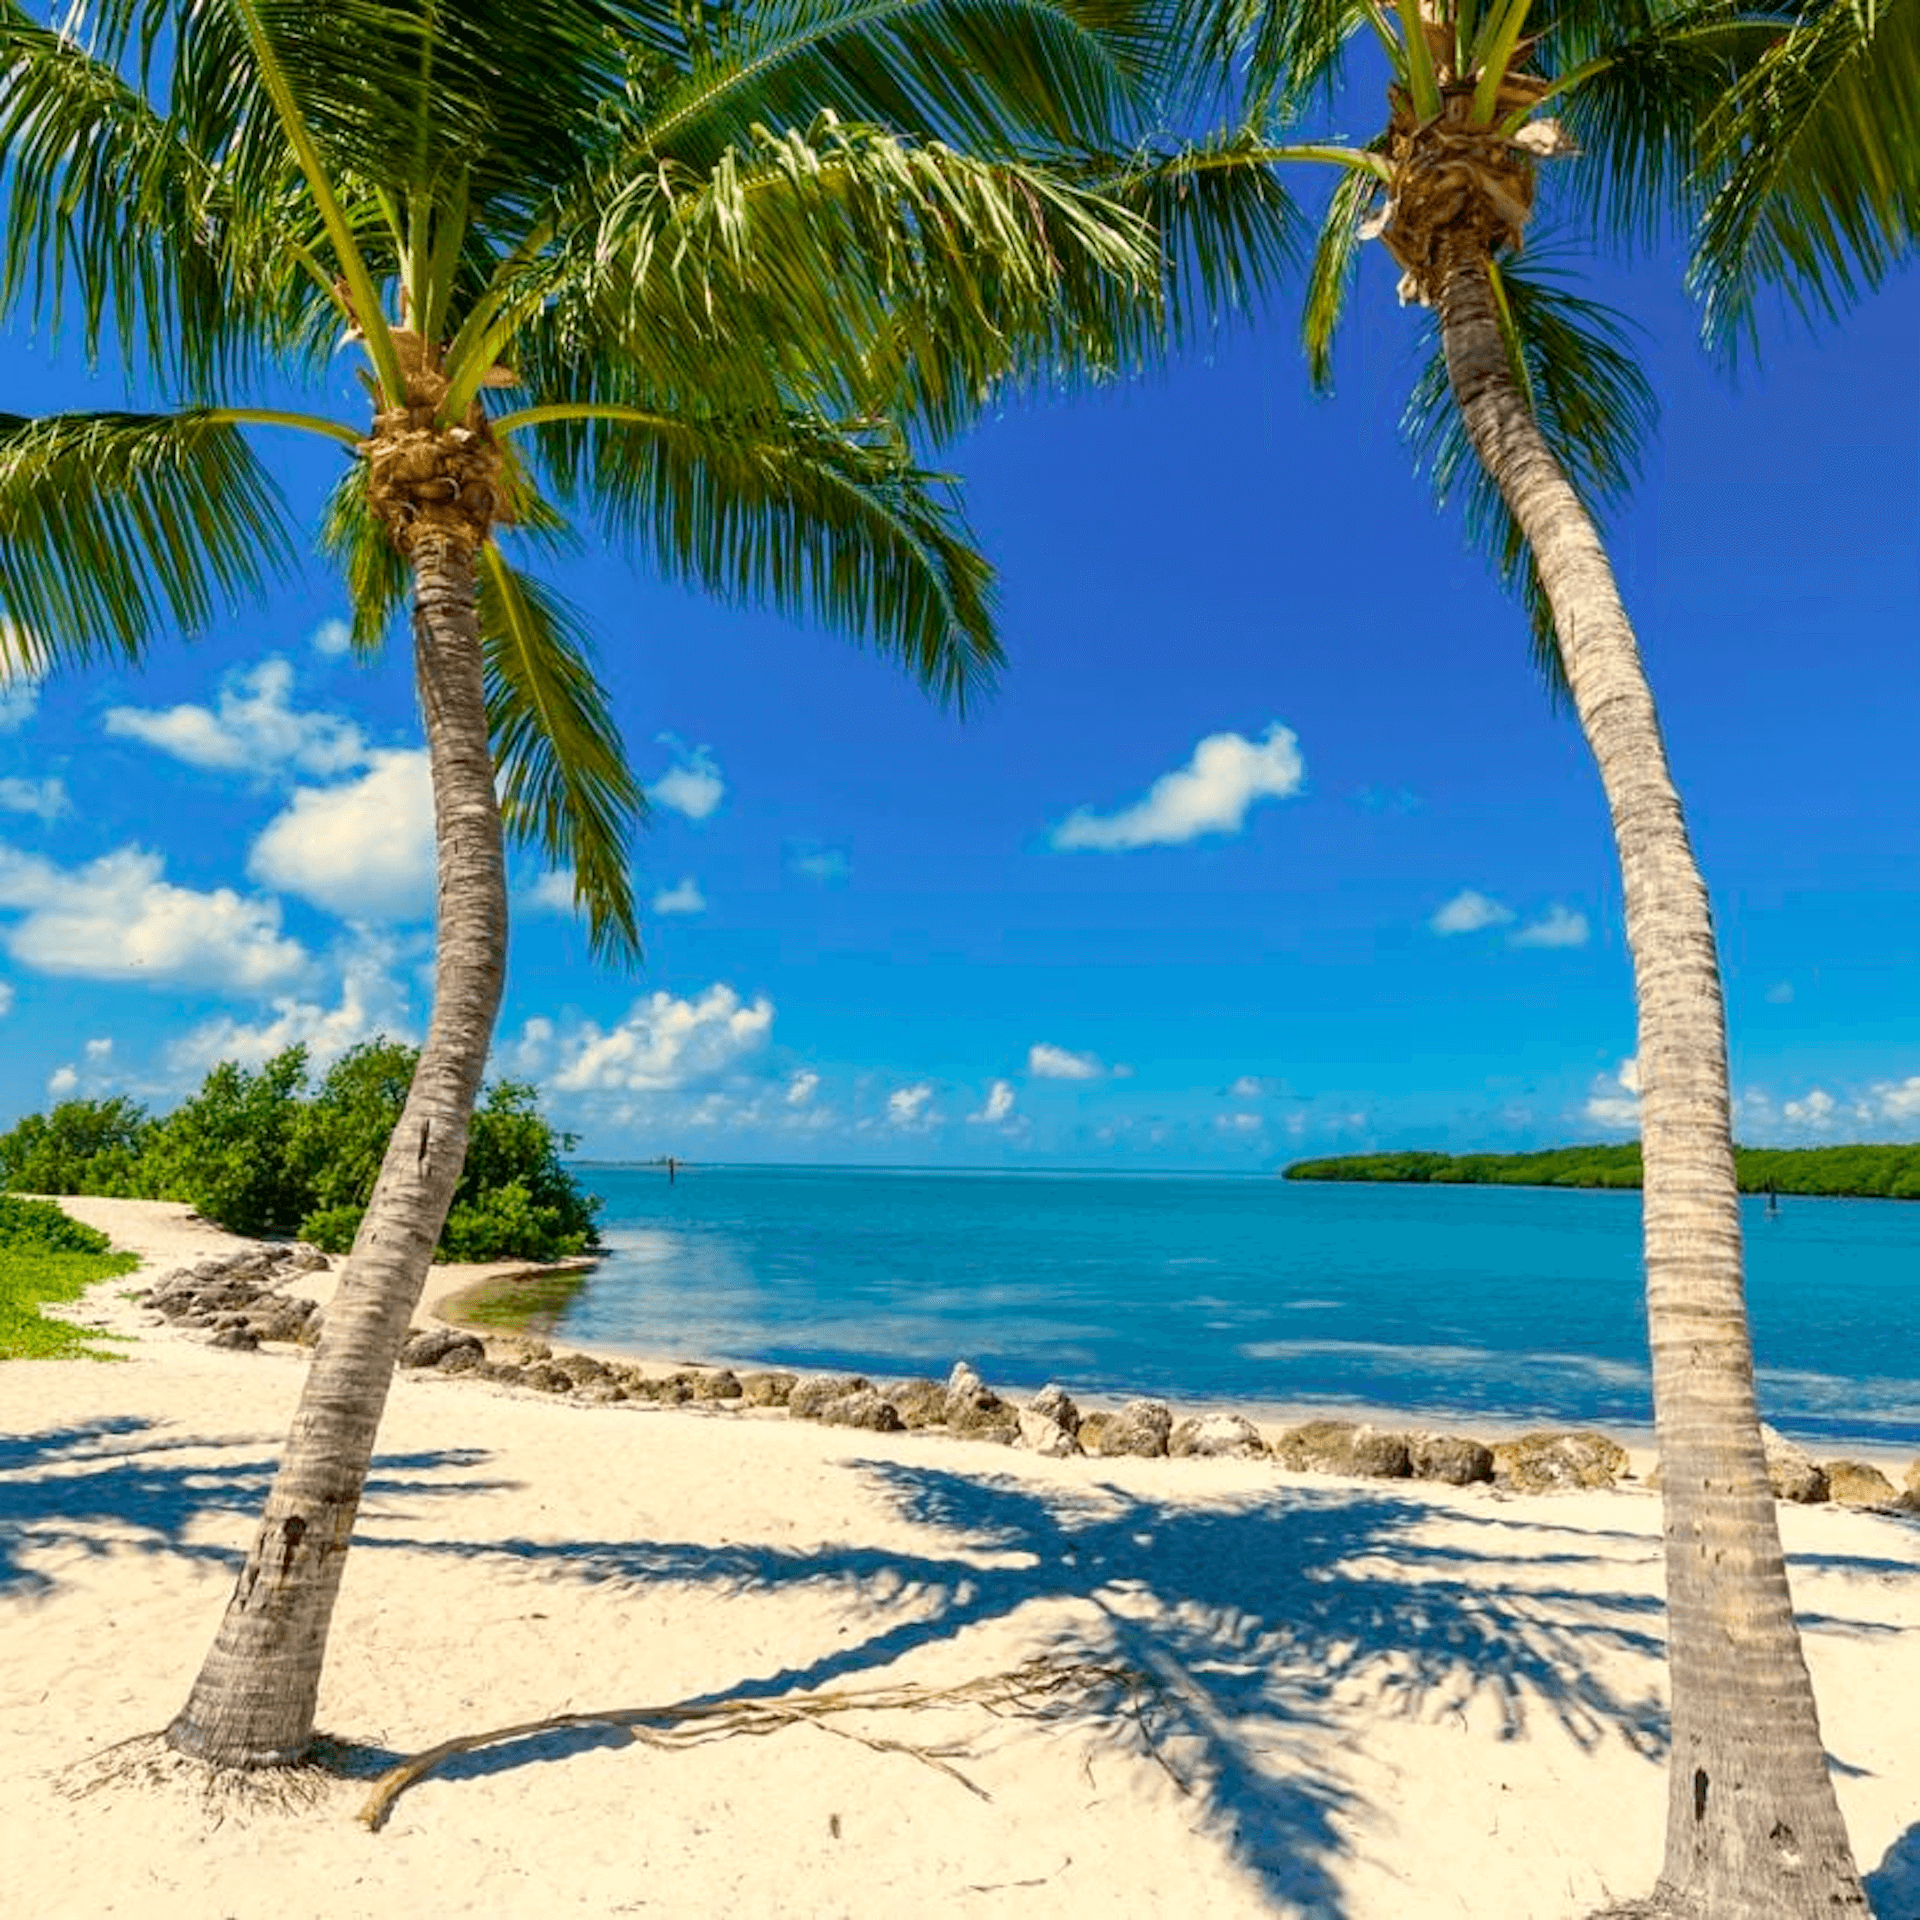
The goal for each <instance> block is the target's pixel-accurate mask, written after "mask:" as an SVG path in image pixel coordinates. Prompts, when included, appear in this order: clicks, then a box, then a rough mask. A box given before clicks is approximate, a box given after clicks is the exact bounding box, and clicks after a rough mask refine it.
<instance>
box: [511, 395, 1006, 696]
mask: <svg viewBox="0 0 1920 1920" xmlns="http://www.w3.org/2000/svg"><path fill="white" fill-rule="evenodd" d="M527 431H528V433H529V434H530V435H531V436H532V437H535V438H536V439H538V440H539V442H540V443H541V452H542V454H543V455H544V464H545V465H546V466H547V468H548V470H549V471H551V472H553V473H555V474H556V475H557V476H559V477H560V478H561V479H562V481H563V483H564V481H565V480H566V479H567V478H569V477H571V478H572V479H574V480H575V481H578V480H580V479H581V478H582V477H583V476H586V475H590V476H591V492H592V495H593V497H594V499H595V500H596V502H597V504H598V505H599V507H600V509H601V512H602V515H603V517H604V519H605V522H606V524H607V526H608V528H609V531H610V532H612V533H613V534H614V535H615V536H616V537H618V538H621V539H624V540H628V541H631V542H632V543H633V544H634V546H635V547H636V548H637V549H639V550H640V551H641V552H642V553H643V554H644V555H645V556H646V557H647V558H648V559H649V560H651V561H652V563H653V565H654V566H655V567H656V568H657V569H658V570H659V571H660V572H661V573H663V574H665V575H666V576H667V577H668V578H671V579H680V580H686V581H689V582H691V583H692V584H694V585H697V586H699V587H702V588H704V589H705V590H706V591H708V592H710V593H712V594H715V595H717V596H718V597H719V598H721V599H723V600H727V601H731V602H733V603H735V604H738V605H752V606H767V607H772V608H774V609H775V610H777V611H779V612H781V613H784V614H787V615H789V616H790V617H793V618H798V619H810V620H816V621H819V622H820V623H821V624H823V625H825V626H828V627H832V628H834V629H837V630H838V631H840V632H842V633H844V634H847V635H848V636H849V637H851V638H854V639H857V640H862V641H865V642H867V643H869V644H871V645H873V646H875V647H877V648H879V649H880V650H881V651H883V652H885V653H888V654H891V655H893V656H894V657H895V658H896V659H898V660H899V661H900V662H901V664H902V665H904V666H905V667H906V668H907V669H908V671H909V672H911V673H912V674H913V676H914V678H915V679H917V680H918V681H919V682H920V684H921V685H922V686H924V687H926V688H927V689H928V690H929V691H930V692H931V693H933V694H935V695H936V696H937V697H938V698H940V699H942V700H943V701H947V702H950V703H952V704H953V705H955V706H956V707H964V706H965V704H966V702H967V700H968V699H969V698H970V697H972V696H973V695H974V694H976V693H978V692H982V691H984V690H985V689H986V687H987V686H988V685H989V684H990V683H991V680H992V677H993V674H994V672H995V670H996V669H997V668H998V667H999V665H1000V664H1001V657H1002V656H1001V652H1000V646H999V642H998V640H997V639H996V637H995V635H994V630H993V617H992V606H991V601H992V570H991V569H990V568H989V566H988V565H987V563H986V561H985V560H983V559H982V558H981V557H980V555H979V554H978V553H977V552H976V551H975V550H974V548H973V546H972V544H971V540H970V537H969V535H968V532H967V528H966V524H965V521H964V519H963V518H962V516H961V513H960V509H959V506H958V503H957V500H956V499H955V497H954V495H953V491H952V488H951V485H950V483H949V482H947V481H946V480H944V479H943V478H942V477H941V476H938V475H935V474H930V473H926V472H923V471H921V470H919V469H918V468H916V467H915V466H914V465H913V464H912V463H911V461H910V460H909V458H908V457H907V454H906V452H905V449H904V447H903V446H902V445H901V444H900V442H899V441H898V439H897V438H896V437H895V436H893V435H891V434H889V433H887V432H886V431H884V430H883V429H879V428H869V429H867V430H864V431H862V430H848V429H841V428H837V427H835V426H833V425H832V424H831V423H829V422H827V421H824V420H822V419H820V418H818V417H816V416H810V415H804V414H796V415H788V416H786V417H766V416H761V417H753V416H747V417H713V418H706V419H702V418H699V417H697V416H694V415H692V414H690V413H686V412H682V413H679V414H675V415H671V416H668V415H659V416H654V417H646V416H643V415H641V414H640V413H639V412H638V410H627V411H625V412H623V413H622V414H621V415H620V417H618V418H596V419H591V420H586V421H552V422H542V423H538V424H534V425H531V426H529V427H528V429H527Z"/></svg>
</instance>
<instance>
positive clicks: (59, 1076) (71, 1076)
mask: <svg viewBox="0 0 1920 1920" xmlns="http://www.w3.org/2000/svg"><path fill="white" fill-rule="evenodd" d="M79 1084H80V1076H79V1075H78V1074H77V1073H75V1072H74V1070H73V1069H72V1068H71V1067H55V1068H54V1070H53V1071H52V1072H51V1073H50V1074H48V1075H47V1098H48V1099H49V1100H64V1099H66V1097H67V1096H68V1095H69V1094H70V1093H72V1092H73V1090H74V1089H75V1088H76V1087H78V1086H79Z"/></svg>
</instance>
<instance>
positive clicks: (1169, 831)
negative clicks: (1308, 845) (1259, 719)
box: [1053, 721, 1307, 851]
mask: <svg viewBox="0 0 1920 1920" xmlns="http://www.w3.org/2000/svg"><path fill="white" fill-rule="evenodd" d="M1306 773H1307V770H1306V763H1305V762H1304V761H1303V760H1302V759H1301V757H1300V743H1299V741H1298V740H1297V739H1296V738H1295V736H1294V734H1293V733H1292V731H1291V730H1290V729H1288V728H1286V727H1283V726H1281V725H1280V723H1279V722H1278V721H1275V722H1273V723H1272V724H1271V725H1269V727H1268V728H1267V730H1266V732H1265V733H1264V734H1263V735H1261V737H1260V739H1259V740H1258V742H1255V741H1252V740H1249V739H1247V738H1246V737H1245V735H1243V734H1238V733H1210V734H1208V735H1207V737H1206V738H1205V739H1204V740H1202V741H1201V742H1200V743H1199V745H1198V746H1196V747H1195V748H1194V750H1193V757H1192V758H1191V759H1190V760H1189V761H1188V762H1187V764H1186V765H1185V766H1184V767H1180V768H1176V769H1175V771H1173V772H1172V773H1163V774H1162V775H1161V776H1160V777H1159V779H1157V780H1156V781H1155V782H1154V783H1153V785H1152V786H1151V787H1149V788H1148V789H1147V793H1146V797H1145V798H1144V799H1141V800H1136V801H1135V802H1134V803H1133V805H1132V806H1130V807H1123V808H1121V810H1120V811H1119V812H1118V813H1111V814H1098V813H1095V812H1094V811H1093V810H1092V809H1091V808H1089V807H1076V808H1075V809H1074V810H1073V812H1072V813H1070V814H1068V816H1067V817H1066V819H1064V820H1063V821H1061V823H1060V824H1059V826H1057V827H1056V828H1054V830H1053V844H1054V845H1055V846H1056V847H1062V848H1074V847H1093V848H1099V849H1103V850H1108V851H1124V850H1128V849H1131V848H1134V847H1167V846H1178V845H1181V844H1182V843H1184V842H1185V841H1188V840H1197V839H1198V838H1199V837H1200V835H1202V834H1203V833H1238V832H1239V831H1240V829H1241V828H1242V827H1243V826H1244V825H1245V824H1246V818H1247V811H1248V809H1249V808H1250V807H1252V806H1253V804H1254V803H1255V802H1256V801H1258V800H1284V799H1287V798H1288V797H1289V796H1291V795H1293V794H1296V793H1298V792H1299V791H1300V788H1301V785H1302V783H1303V782H1304V781H1305V779H1306Z"/></svg>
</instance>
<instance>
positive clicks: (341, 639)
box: [307, 620, 353, 660]
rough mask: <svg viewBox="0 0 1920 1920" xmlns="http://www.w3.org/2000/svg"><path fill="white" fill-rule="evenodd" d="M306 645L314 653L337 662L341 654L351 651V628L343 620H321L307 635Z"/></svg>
mask: <svg viewBox="0 0 1920 1920" xmlns="http://www.w3.org/2000/svg"><path fill="white" fill-rule="evenodd" d="M307 644H308V646H310V647H311V648H312V649H313V650H314V652H315V653H320V654H325V655H326V656H327V657H328V658H329V659H335V660H337V659H338V658H339V657H340V656H341V655H342V654H343V653H348V652H351V651H352V648H353V628H352V627H351V626H350V625H349V624H348V623H347V622H346V621H345V620H322V621H321V622H320V624H319V625H318V626H317V627H315V628H314V630H313V631H312V632H311V633H310V634H308V635H307Z"/></svg>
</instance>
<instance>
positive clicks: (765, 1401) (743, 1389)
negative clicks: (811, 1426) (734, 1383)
mask: <svg viewBox="0 0 1920 1920" xmlns="http://www.w3.org/2000/svg"><path fill="white" fill-rule="evenodd" d="M799 1384H800V1376H799V1375H798V1374H797V1373H785V1372H781V1371H778V1370H774V1371H769V1372H761V1373H744V1374H742V1375H741V1376H740V1397H741V1399H743V1400H744V1401H745V1402H746V1403H747V1405H748V1406H750V1407H784V1406H785V1405H786V1404H787V1399H788V1396H789V1395H791V1394H792V1392H793V1390H794V1388H795V1387H797V1386H798V1385H799Z"/></svg>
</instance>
